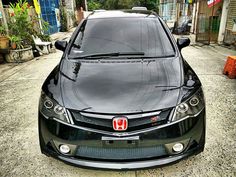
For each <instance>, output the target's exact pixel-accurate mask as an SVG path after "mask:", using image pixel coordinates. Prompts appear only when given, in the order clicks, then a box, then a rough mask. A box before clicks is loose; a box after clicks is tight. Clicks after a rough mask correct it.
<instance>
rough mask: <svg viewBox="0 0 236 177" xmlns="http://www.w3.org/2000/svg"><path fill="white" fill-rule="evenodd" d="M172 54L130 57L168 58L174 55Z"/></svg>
mask: <svg viewBox="0 0 236 177" xmlns="http://www.w3.org/2000/svg"><path fill="white" fill-rule="evenodd" d="M174 56H175V55H174V54H171V55H160V56H143V57H132V58H143V59H148V58H170V57H174Z"/></svg>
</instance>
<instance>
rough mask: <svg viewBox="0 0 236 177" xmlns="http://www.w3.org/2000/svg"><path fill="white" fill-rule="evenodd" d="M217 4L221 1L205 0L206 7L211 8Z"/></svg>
mask: <svg viewBox="0 0 236 177" xmlns="http://www.w3.org/2000/svg"><path fill="white" fill-rule="evenodd" d="M219 2H221V0H207V5H208V7H212V6H214V5H216V4H218V3H219Z"/></svg>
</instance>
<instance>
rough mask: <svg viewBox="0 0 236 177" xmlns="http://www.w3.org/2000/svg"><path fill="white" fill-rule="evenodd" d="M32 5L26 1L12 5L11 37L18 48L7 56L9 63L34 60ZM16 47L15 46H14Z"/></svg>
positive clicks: (20, 0) (22, 0) (21, 0)
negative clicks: (30, 14)
mask: <svg viewBox="0 0 236 177" xmlns="http://www.w3.org/2000/svg"><path fill="white" fill-rule="evenodd" d="M30 8H31V7H30V5H29V4H28V2H26V1H25V0H19V1H18V2H17V3H15V4H10V21H9V23H8V27H9V35H10V36H11V37H13V39H12V40H13V41H14V42H15V43H16V48H15V49H13V50H10V53H9V54H7V55H6V61H7V62H24V61H28V60H31V59H33V58H34V56H33V51H32V37H31V34H32V25H31V22H30V17H29V9H30ZM13 47H15V46H13Z"/></svg>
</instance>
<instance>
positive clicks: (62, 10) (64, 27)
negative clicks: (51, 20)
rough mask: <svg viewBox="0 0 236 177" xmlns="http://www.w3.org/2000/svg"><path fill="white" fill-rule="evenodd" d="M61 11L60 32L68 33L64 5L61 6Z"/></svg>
mask: <svg viewBox="0 0 236 177" xmlns="http://www.w3.org/2000/svg"><path fill="white" fill-rule="evenodd" d="M59 9H60V17H61V18H60V23H61V29H60V31H61V32H65V31H68V29H67V16H66V10H65V8H64V7H63V6H62V5H60V7H59Z"/></svg>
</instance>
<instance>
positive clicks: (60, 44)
mask: <svg viewBox="0 0 236 177" xmlns="http://www.w3.org/2000/svg"><path fill="white" fill-rule="evenodd" d="M55 47H56V49H58V50H61V51H65V50H66V47H67V41H56V42H55Z"/></svg>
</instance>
